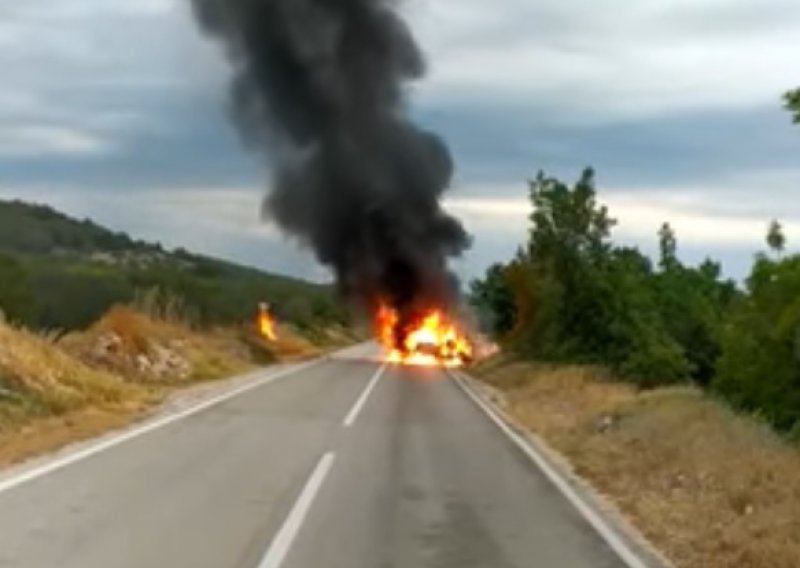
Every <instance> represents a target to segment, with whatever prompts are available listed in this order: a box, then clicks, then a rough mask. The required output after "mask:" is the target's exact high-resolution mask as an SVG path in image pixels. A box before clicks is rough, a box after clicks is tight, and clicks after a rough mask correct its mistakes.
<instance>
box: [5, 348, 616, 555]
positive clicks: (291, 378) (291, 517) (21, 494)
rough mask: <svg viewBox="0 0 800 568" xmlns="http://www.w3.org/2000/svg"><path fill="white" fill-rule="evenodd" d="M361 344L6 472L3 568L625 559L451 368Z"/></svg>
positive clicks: (266, 374)
mask: <svg viewBox="0 0 800 568" xmlns="http://www.w3.org/2000/svg"><path fill="white" fill-rule="evenodd" d="M367 349H368V348H367V347H365V348H362V349H360V350H350V351H349V352H348V353H349V355H341V356H338V357H335V358H331V359H327V360H324V361H321V362H318V363H316V364H312V365H310V366H309V365H306V366H303V367H302V368H300V369H298V370H295V371H293V372H285V371H284V372H283V374H282V375H281V376H279V377H278V378H276V379H274V380H268V376H269V374H270V373H274V372H275V371H270V370H266V371H265V372H264V373H265V380H263V381H262V382H260V383H257V385H256V386H251V387H249V388H248V389H247V390H246V391H244V392H239V393H238V394H236V395H235V396H230V397H228V398H226V399H225V400H220V401H217V402H216V403H215V404H213V405H207V406H206V407H205V408H203V409H202V411H199V412H190V413H186V415H185V416H181V417H180V418H179V419H173V420H171V421H164V422H163V423H160V424H156V425H150V426H149V427H148V426H147V425H145V431H143V432H141V433H136V432H134V435H127V436H126V439H124V440H122V441H120V442H119V443H114V442H112V443H107V444H105V446H104V447H103V448H101V449H100V450H99V451H93V450H90V451H89V452H86V454H87V455H84V456H81V459H73V460H68V462H69V463H57V462H56V463H53V464H49V465H45V466H44V468H41V469H38V470H36V471H35V472H33V474H30V473H28V477H26V478H24V479H18V480H16V481H15V480H11V481H10V482H9V481H8V480H7V481H5V482H2V481H0V567H2V568H51V567H52V568H149V567H165V568H277V567H278V566H283V567H286V568H324V567H340V568H389V567H397V568H414V567H432V568H468V567H481V568H484V567H486V568H506V567H509V568H510V567H520V568H523V567H524V568H527V567H543V568H546V567H554V568H561V567H564V568H581V567H623V566H629V564H626V563H625V562H623V560H621V559H620V557H619V556H618V554H616V553H615V552H613V551H612V549H611V548H610V547H609V546H608V545H607V544H606V542H605V541H604V540H603V538H601V537H600V536H599V534H598V533H597V532H596V531H595V530H594V529H593V528H592V527H591V526H590V525H589V524H588V523H587V522H586V521H585V520H584V518H583V517H582V516H581V515H580V514H578V512H577V511H576V509H575V508H574V507H573V506H572V505H571V504H570V503H569V502H568V501H567V500H566V499H565V498H564V497H563V496H562V495H561V494H560V493H559V492H558V491H556V490H555V488H554V486H553V485H552V483H551V482H550V481H548V480H547V479H546V478H545V477H544V476H543V475H542V473H541V472H540V471H539V469H537V468H536V467H535V466H534V464H533V462H531V460H530V459H528V458H527V457H526V456H525V454H524V453H523V452H522V451H520V450H519V448H517V447H516V446H515V445H514V444H513V443H512V442H511V441H510V439H509V438H508V437H507V436H506V435H505V434H504V433H503V431H502V430H501V429H499V428H498V427H497V425H496V424H494V423H493V422H492V421H491V420H490V419H489V418H488V417H487V416H486V414H484V412H483V411H482V410H481V409H480V408H479V407H478V406H477V405H476V404H475V403H474V402H473V401H472V400H470V398H469V397H468V396H467V395H466V394H465V393H464V392H463V391H462V390H461V388H460V387H459V386H458V385H457V384H456V383H455V382H454V381H453V380H452V379H451V378H450V377H449V376H448V375H447V374H446V373H444V372H443V371H441V370H436V369H407V368H397V367H388V368H385V367H383V366H381V365H380V364H379V363H377V362H375V361H374V360H370V359H369V358H368V357H365V356H363V355H364V354H365V353H367Z"/></svg>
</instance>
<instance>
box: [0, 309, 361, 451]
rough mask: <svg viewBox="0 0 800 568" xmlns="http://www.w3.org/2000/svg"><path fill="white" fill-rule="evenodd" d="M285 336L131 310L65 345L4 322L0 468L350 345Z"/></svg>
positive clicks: (337, 336) (336, 333)
mask: <svg viewBox="0 0 800 568" xmlns="http://www.w3.org/2000/svg"><path fill="white" fill-rule="evenodd" d="M279 334H280V339H278V340H277V341H275V342H271V343H266V342H264V341H263V340H262V339H260V338H259V337H258V336H256V335H255V333H254V332H253V331H252V330H249V329H244V328H232V327H227V328H217V329H206V330H199V329H196V328H192V327H190V326H188V325H186V324H185V323H182V322H181V321H180V319H179V318H174V317H170V316H169V314H164V313H161V314H151V315H148V314H147V313H145V312H143V311H137V310H134V309H131V308H127V307H115V308H112V309H111V310H110V311H109V312H108V313H107V314H106V315H105V316H103V317H102V318H101V319H100V320H99V321H98V322H97V323H95V324H94V325H93V326H91V327H90V328H89V329H87V330H85V331H81V332H73V333H70V334H68V335H66V336H63V337H60V338H56V337H54V336H47V335H45V334H36V333H33V332H30V331H28V330H26V329H23V328H20V327H16V326H12V325H10V324H7V323H4V322H2V321H0V466H2V465H7V464H9V463H13V462H16V461H19V460H21V459H24V458H26V457H29V456H32V455H35V454H37V453H41V452H45V451H49V450H53V449H56V448H58V447H60V446H63V445H65V444H66V443H68V442H72V441H76V440H80V439H84V438H88V437H90V436H93V435H97V434H99V433H101V432H103V431H106V430H108V429H111V428H115V427H119V426H122V425H124V424H126V423H128V422H130V421H132V420H134V419H136V418H137V417H141V416H142V415H143V414H144V413H145V412H146V411H147V409H149V408H152V407H153V406H154V405H156V404H158V403H159V402H161V401H163V400H164V398H165V397H166V396H167V395H169V394H170V393H172V392H174V391H175V390H176V389H178V388H180V387H185V386H190V385H193V384H197V383H199V382H202V381H208V380H213V379H219V378H223V377H228V376H232V375H236V374H239V373H242V372H245V371H248V370H251V369H253V368H255V367H256V366H258V365H263V364H266V363H269V362H273V361H285V360H292V359H296V358H302V357H308V356H312V355H314V354H317V353H319V352H321V351H323V350H325V349H330V348H333V347H336V346H338V345H343V344H346V343H348V342H351V341H352V337H351V336H350V334H349V333H348V332H347V331H346V330H343V329H333V328H329V329H328V331H326V332H323V333H318V334H316V336H315V337H314V340H313V341H311V340H309V339H307V338H305V337H303V336H302V335H301V334H300V333H298V332H297V330H296V329H294V328H292V327H291V326H288V325H285V326H281V327H280V328H279Z"/></svg>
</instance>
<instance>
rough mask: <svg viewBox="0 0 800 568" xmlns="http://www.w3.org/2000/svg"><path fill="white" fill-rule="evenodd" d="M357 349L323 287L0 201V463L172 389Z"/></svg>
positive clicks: (136, 411)
mask: <svg viewBox="0 0 800 568" xmlns="http://www.w3.org/2000/svg"><path fill="white" fill-rule="evenodd" d="M259 302H268V303H269V304H270V311H271V313H272V314H273V315H275V316H277V320H278V338H277V339H276V340H274V341H267V340H266V339H265V338H263V337H262V336H261V335H260V334H259V333H258V332H257V330H256V326H255V321H254V318H255V313H256V312H255V310H256V307H257V305H258V303H259ZM355 339H356V335H355V334H354V333H353V331H352V330H351V329H350V328H349V326H348V319H347V314H346V312H345V310H344V308H343V307H342V306H341V303H340V302H338V301H337V299H336V297H335V295H334V293H333V290H332V289H331V288H330V287H329V286H323V285H317V284H312V283H308V282H303V281H300V280H296V279H292V278H288V277H283V276H275V275H271V274H267V273H264V272H261V271H258V270H255V269H251V268H245V267H241V266H236V265H233V264H230V263H227V262H224V261H221V260H216V259H210V258H206V257H202V256H197V255H193V254H190V253H188V252H186V251H182V250H179V251H175V252H167V251H165V250H163V249H162V247H160V246H159V245H153V244H148V243H143V242H139V241H134V240H132V239H131V238H130V237H128V236H127V235H124V234H122V233H113V232H111V231H108V230H107V229H104V228H102V227H100V226H98V225H95V224H94V223H92V222H91V221H81V222H79V221H75V220H73V219H70V218H69V217H66V216H64V215H62V214H60V213H58V212H56V211H54V210H52V209H50V208H48V207H43V206H34V205H28V204H25V203H21V202H0V465H2V464H5V463H9V462H12V461H16V460H19V459H21V458H24V457H26V456H29V455H32V454H35V453H39V452H42V451H47V450H51V449H54V448H56V447H59V446H61V445H63V444H65V443H67V442H70V441H73V440H76V439H81V438H85V437H88V436H92V435H97V434H99V433H101V432H103V431H105V430H106V429H108V428H111V427H115V426H121V425H123V424H125V423H126V422H127V421H129V420H131V419H132V418H134V417H136V416H138V415H140V414H141V413H142V412H143V411H145V410H146V409H148V408H150V407H152V405H153V404H155V403H157V402H159V401H161V400H163V399H164V397H165V396H166V395H168V394H169V393H170V392H172V391H173V390H174V389H175V388H177V387H182V386H186V385H191V384H195V383H198V382H200V381H207V380H211V379H218V378H223V377H229V376H232V375H235V374H238V373H241V372H243V371H246V370H248V369H252V368H254V367H255V366H257V365H262V364H266V363H270V362H273V361H285V360H292V359H297V358H303V357H309V356H312V355H315V354H317V353H320V352H322V351H323V350H326V349H331V348H335V347H338V346H343V345H346V344H348V343H351V342H353V341H354V340H355Z"/></svg>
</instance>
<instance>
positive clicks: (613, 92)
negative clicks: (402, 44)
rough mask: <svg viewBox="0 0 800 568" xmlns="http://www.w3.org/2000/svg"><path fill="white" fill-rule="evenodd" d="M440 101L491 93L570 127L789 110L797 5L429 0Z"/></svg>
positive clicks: (425, 7) (427, 27)
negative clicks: (700, 113)
mask: <svg viewBox="0 0 800 568" xmlns="http://www.w3.org/2000/svg"><path fill="white" fill-rule="evenodd" d="M409 13H410V15H411V16H412V18H413V20H414V22H415V27H416V28H417V29H418V30H419V31H420V34H421V37H422V39H423V42H424V44H425V45H426V46H428V47H429V49H430V52H431V65H432V73H431V76H430V79H429V80H428V81H426V82H425V83H423V84H421V85H420V86H419V90H420V92H421V94H422V95H423V96H424V97H427V98H429V99H433V100H458V99H466V100H468V101H470V102H474V101H475V100H479V99H481V98H488V99H492V100H495V101H497V100H501V101H502V100H505V101H508V102H515V103H524V104H526V105H528V106H529V107H533V108H536V107H538V108H543V109H545V110H550V111H552V112H555V113H557V114H558V116H559V118H561V119H562V120H568V121H587V120H590V121H609V120H611V121H613V120H619V119H625V118H639V117H643V116H651V115H658V114H664V113H670V112H676V111H684V110H698V109H700V110H702V109H719V108H746V107H752V106H758V105H773V106H777V105H778V98H779V96H780V94H781V93H782V92H783V91H785V90H786V89H788V88H789V87H792V86H793V84H794V83H795V82H797V81H800V78H798V76H797V71H796V62H797V60H798V58H800V3H798V2H795V1H790V0H765V1H763V2H759V3H757V5H756V4H755V3H752V2H747V1H746V0H725V1H722V0H691V1H688V0H682V1H671V2H669V3H665V2H663V1H662V0H637V2H635V3H631V2H629V1H628V0H608V1H605V2H596V1H594V0H592V1H590V0H572V1H570V2H565V1H563V0H543V1H540V2H536V3H532V2H527V1H525V0H507V1H506V2H504V3H503V4H502V5H498V4H496V3H491V2H483V1H479V0H436V1H435V2H434V1H430V0H417V1H416V2H415V3H414V4H413V9H410V10H409Z"/></svg>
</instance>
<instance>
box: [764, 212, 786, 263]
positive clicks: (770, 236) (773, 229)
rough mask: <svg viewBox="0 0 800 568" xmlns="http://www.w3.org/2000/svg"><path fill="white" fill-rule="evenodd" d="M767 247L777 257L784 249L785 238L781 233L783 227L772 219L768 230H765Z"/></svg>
mask: <svg viewBox="0 0 800 568" xmlns="http://www.w3.org/2000/svg"><path fill="white" fill-rule="evenodd" d="M767 245H768V246H769V248H770V249H771V250H772V251H774V252H775V253H777V254H778V255H780V254H781V253H782V252H783V249H784V248H785V247H786V236H785V235H784V233H783V227H782V226H781V224H780V223H779V222H778V221H777V220H776V219H773V220H772V221H771V222H770V224H769V229H768V230H767Z"/></svg>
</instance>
